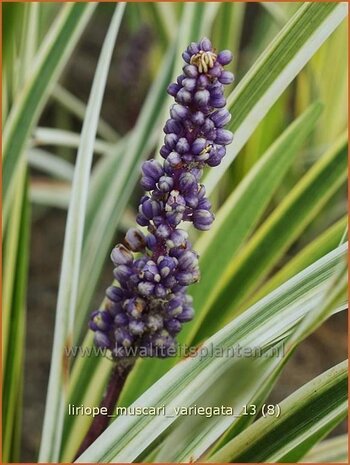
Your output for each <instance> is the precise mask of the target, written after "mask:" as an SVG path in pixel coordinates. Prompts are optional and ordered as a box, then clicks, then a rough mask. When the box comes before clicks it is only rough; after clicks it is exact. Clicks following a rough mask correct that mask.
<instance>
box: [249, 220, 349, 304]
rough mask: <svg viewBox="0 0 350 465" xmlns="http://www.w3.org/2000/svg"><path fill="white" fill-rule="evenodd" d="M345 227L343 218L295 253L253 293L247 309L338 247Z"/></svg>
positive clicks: (345, 221)
mask: <svg viewBox="0 0 350 465" xmlns="http://www.w3.org/2000/svg"><path fill="white" fill-rule="evenodd" d="M346 225H347V217H346V216H345V217H343V218H342V219H340V220H339V221H337V223H335V224H334V225H332V226H330V227H329V228H328V229H327V230H326V231H324V232H323V233H322V234H321V235H320V236H319V237H317V238H316V239H315V240H314V241H312V242H311V243H310V244H308V245H307V246H306V247H304V248H303V249H302V250H301V251H300V252H299V253H297V254H296V255H295V256H294V257H293V258H292V259H291V260H290V261H289V262H288V263H287V264H286V265H285V266H284V267H283V268H282V269H281V270H279V271H278V272H277V273H275V274H274V275H273V276H272V278H271V279H269V280H268V281H267V282H266V283H265V284H264V285H263V286H262V287H261V288H260V289H259V290H258V292H256V293H254V295H253V296H252V299H250V300H249V302H248V303H245V306H246V307H248V306H250V305H252V304H253V303H255V302H257V301H258V300H259V299H261V298H262V297H264V296H265V295H267V294H268V293H269V292H271V291H273V289H276V288H277V287H278V286H279V285H281V284H282V283H284V282H285V281H287V280H288V279H289V278H291V277H292V276H294V275H296V274H297V273H299V271H301V270H303V269H304V268H306V267H307V266H309V265H311V263H313V262H315V261H316V260H318V259H319V258H321V257H322V256H323V255H326V254H327V253H329V252H330V251H331V250H332V249H334V248H335V247H336V246H337V245H339V243H340V241H341V238H342V236H343V234H344V231H345V229H346Z"/></svg>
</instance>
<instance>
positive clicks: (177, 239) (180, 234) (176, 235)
mask: <svg viewBox="0 0 350 465" xmlns="http://www.w3.org/2000/svg"><path fill="white" fill-rule="evenodd" d="M187 239H188V233H187V232H186V231H183V230H182V229H177V230H175V231H174V232H173V233H172V234H171V236H170V238H169V239H168V240H167V246H168V247H169V248H170V249H171V248H173V247H182V248H183V247H185V245H186V241H187Z"/></svg>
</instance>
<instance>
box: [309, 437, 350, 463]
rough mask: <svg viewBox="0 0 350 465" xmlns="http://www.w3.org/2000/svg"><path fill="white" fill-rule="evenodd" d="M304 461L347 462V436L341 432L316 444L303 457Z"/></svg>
mask: <svg viewBox="0 0 350 465" xmlns="http://www.w3.org/2000/svg"><path fill="white" fill-rule="evenodd" d="M303 462H304V463H348V436H347V434H343V435H341V436H336V437H335V438H331V439H327V440H326V441H322V442H320V443H319V444H316V446H314V447H313V448H312V449H311V450H310V451H309V452H308V453H307V454H306V455H305V456H304V457H303Z"/></svg>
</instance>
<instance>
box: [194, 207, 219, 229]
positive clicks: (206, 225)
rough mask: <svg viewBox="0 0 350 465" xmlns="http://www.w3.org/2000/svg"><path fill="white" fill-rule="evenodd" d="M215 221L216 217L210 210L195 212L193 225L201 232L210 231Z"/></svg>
mask: <svg viewBox="0 0 350 465" xmlns="http://www.w3.org/2000/svg"><path fill="white" fill-rule="evenodd" d="M213 221H214V216H213V214H212V213H211V212H209V211H208V210H195V211H194V212H193V225H194V227H195V228H197V229H200V230H201V231H207V230H208V229H210V226H211V224H212V222H213Z"/></svg>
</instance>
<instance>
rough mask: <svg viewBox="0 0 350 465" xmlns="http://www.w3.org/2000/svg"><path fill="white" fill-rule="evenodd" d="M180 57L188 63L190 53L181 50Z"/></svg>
mask: <svg viewBox="0 0 350 465" xmlns="http://www.w3.org/2000/svg"><path fill="white" fill-rule="evenodd" d="M182 58H183V60H184V61H186V63H189V62H190V60H191V54H190V53H188V52H187V51H186V52H183V54H182Z"/></svg>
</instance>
